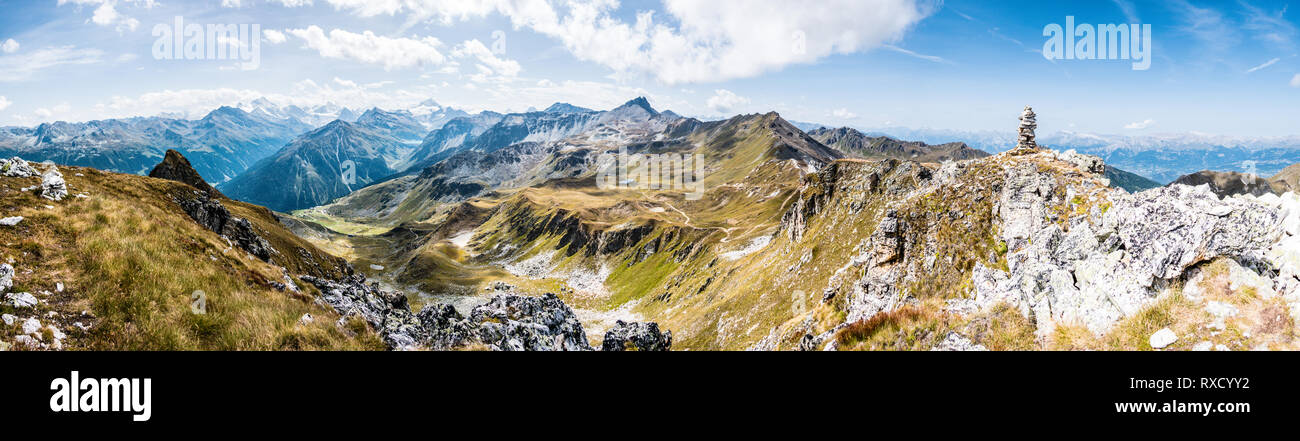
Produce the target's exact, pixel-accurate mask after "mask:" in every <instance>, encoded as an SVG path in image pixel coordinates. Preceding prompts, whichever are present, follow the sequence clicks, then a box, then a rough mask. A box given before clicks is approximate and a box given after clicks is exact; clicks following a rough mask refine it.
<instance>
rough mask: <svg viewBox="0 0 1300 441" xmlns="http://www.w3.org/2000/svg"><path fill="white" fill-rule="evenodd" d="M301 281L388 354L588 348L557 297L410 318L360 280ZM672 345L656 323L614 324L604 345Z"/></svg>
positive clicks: (401, 302)
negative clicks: (364, 328)
mask: <svg viewBox="0 0 1300 441" xmlns="http://www.w3.org/2000/svg"><path fill="white" fill-rule="evenodd" d="M300 278H301V279H302V280H303V281H304V282H307V283H311V284H312V285H315V286H316V287H317V288H318V289H320V291H321V293H322V296H321V297H320V301H321V302H322V303H324V304H326V305H329V306H330V307H332V308H333V309H334V310H335V311H337V312H338V313H339V314H340V315H343V316H344V319H342V320H347V318H348V317H354V316H355V317H359V318H360V319H362V320H365V322H366V323H367V324H369V326H370V327H371V329H374V330H375V331H376V332H377V333H378V334H380V336H381V337H382V338H383V339H384V342H385V343H387V344H388V347H389V348H391V349H398V350H406V349H431V350H455V349H464V348H475V347H483V348H487V349H490V350H494V351H590V350H594V348H592V347H591V344H590V343H588V342H587V336H586V333H585V331H584V330H583V327H582V323H581V322H580V321H578V316H577V315H576V314H575V313H574V311H573V308H570V307H569V306H568V305H565V304H564V302H563V301H561V300H560V298H559V297H557V296H556V295H555V294H546V295H543V296H541V297H530V296H522V295H517V294H499V295H496V296H494V297H492V299H491V300H489V301H488V302H487V303H485V304H482V305H479V306H477V307H475V308H474V309H473V310H472V311H470V314H469V316H468V317H465V316H462V315H461V314H460V312H458V311H456V309H455V308H454V307H452V306H451V305H446V304H430V305H426V306H425V307H424V308H423V309H421V310H420V312H419V313H412V312H411V309H410V305H409V304H408V303H407V302H406V297H405V296H404V295H402V294H400V293H392V292H387V291H384V290H381V289H379V287H378V286H377V285H375V284H367V283H366V279H365V277H364V276H361V275H355V276H352V277H350V278H347V279H344V280H341V281H332V280H326V279H322V278H317V277H311V276H302V277H300ZM671 344H672V334H671V333H669V332H664V333H662V334H661V333H660V332H659V326H658V325H657V324H655V323H632V324H627V323H622V322H620V325H619V326H616V327H615V328H614V329H611V330H610V333H608V334H607V335H606V342H605V343H604V344H603V345H602V347H604V348H611V349H606V350H614V349H612V348H615V347H617V348H627V347H629V346H630V345H631V346H635V347H636V348H638V349H639V350H667V349H668V347H669V346H670V345H671ZM620 350H621V349H620Z"/></svg>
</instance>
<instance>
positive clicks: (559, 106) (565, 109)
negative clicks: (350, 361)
mask: <svg viewBox="0 0 1300 441" xmlns="http://www.w3.org/2000/svg"><path fill="white" fill-rule="evenodd" d="M543 112H546V113H587V112H594V110H591V109H588V108H586V107H578V106H575V105H572V104H569V103H555V104H551V106H550V107H547V108H546V110H543Z"/></svg>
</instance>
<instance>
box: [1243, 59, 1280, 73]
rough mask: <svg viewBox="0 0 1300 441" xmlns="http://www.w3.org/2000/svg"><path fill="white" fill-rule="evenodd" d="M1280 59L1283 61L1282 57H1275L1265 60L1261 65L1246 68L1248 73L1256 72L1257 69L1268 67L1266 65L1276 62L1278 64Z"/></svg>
mask: <svg viewBox="0 0 1300 441" xmlns="http://www.w3.org/2000/svg"><path fill="white" fill-rule="evenodd" d="M1279 61H1282V59H1281V58H1274V59H1272V60H1268V61H1265V62H1264V64H1261V65H1259V66H1255V67H1252V68H1250V69H1247V70H1246V73H1255V71H1257V70H1260V69H1263V68H1266V67H1269V66H1272V65H1274V64H1277V62H1279Z"/></svg>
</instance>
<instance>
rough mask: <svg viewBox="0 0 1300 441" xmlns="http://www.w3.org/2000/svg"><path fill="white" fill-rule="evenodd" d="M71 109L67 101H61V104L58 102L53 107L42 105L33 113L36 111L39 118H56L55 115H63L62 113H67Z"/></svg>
mask: <svg viewBox="0 0 1300 441" xmlns="http://www.w3.org/2000/svg"><path fill="white" fill-rule="evenodd" d="M71 110H72V106H70V105H68V103H62V104H59V105H57V106H54V107H49V108H46V107H42V108H39V109H36V112H35V113H36V116H38V117H40V118H41V119H46V120H48V119H51V118H56V117H60V116H63V115H67V114H68V112H69V111H71Z"/></svg>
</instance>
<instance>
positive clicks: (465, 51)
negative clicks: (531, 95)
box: [451, 40, 522, 77]
mask: <svg viewBox="0 0 1300 441" xmlns="http://www.w3.org/2000/svg"><path fill="white" fill-rule="evenodd" d="M451 55H452V56H453V57H456V58H468V57H472V58H474V59H476V60H478V62H479V63H480V64H479V66H480V67H481V68H483V69H486V70H487V72H485V74H487V75H494V74H495V75H501V76H506V77H515V76H518V75H519V71H520V70H522V68H520V67H519V63H518V62H516V61H514V60H507V59H502V58H498V57H497V56H496V55H495V54H493V53H492V51H491V50H488V48H487V46H484V45H483V43H482V42H480V41H478V40H466V41H465V42H464V43H461V44H460V45H459V46H456V48H455V49H452V51H451Z"/></svg>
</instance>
